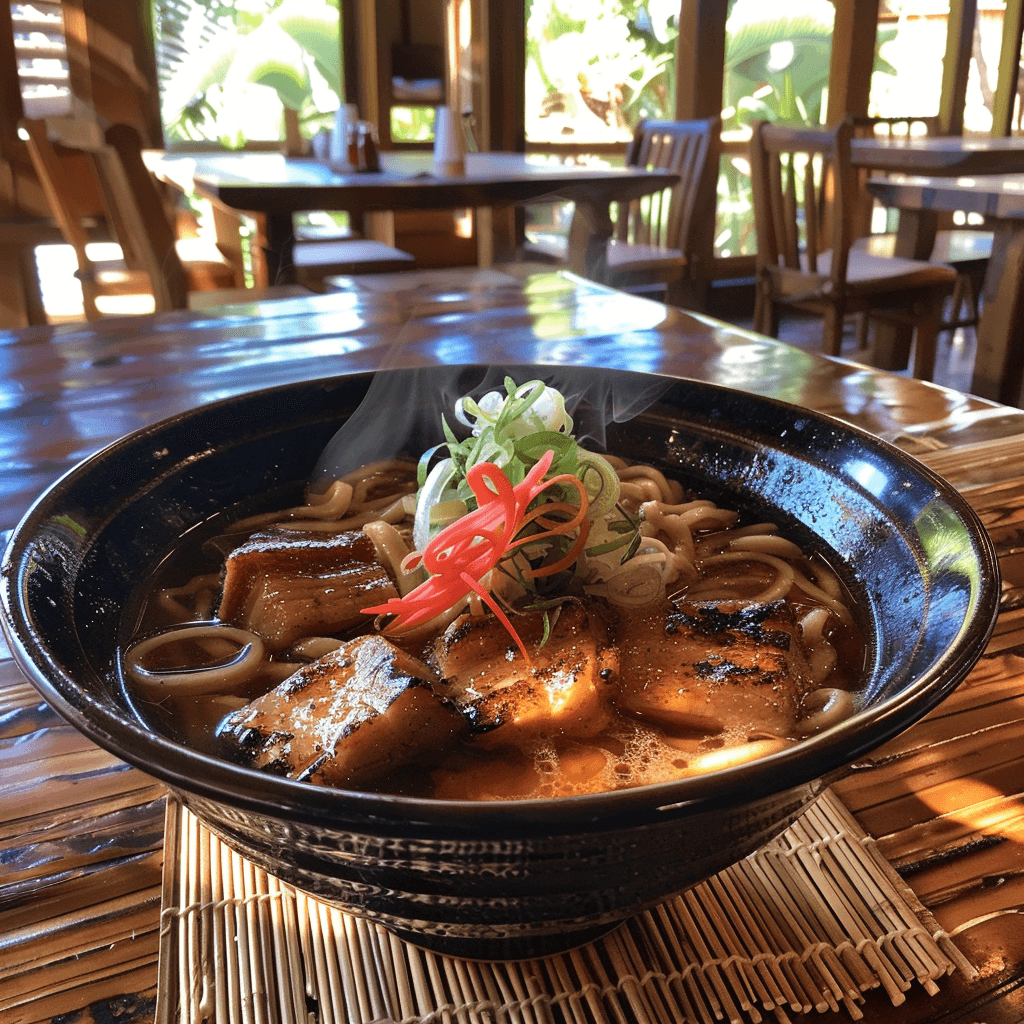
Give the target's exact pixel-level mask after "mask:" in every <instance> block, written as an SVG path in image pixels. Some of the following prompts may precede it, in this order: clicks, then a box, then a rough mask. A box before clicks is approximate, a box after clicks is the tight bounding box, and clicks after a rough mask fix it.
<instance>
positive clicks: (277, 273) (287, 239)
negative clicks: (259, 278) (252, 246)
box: [260, 213, 295, 285]
mask: <svg viewBox="0 0 1024 1024" xmlns="http://www.w3.org/2000/svg"><path fill="white" fill-rule="evenodd" d="M260 244H261V248H262V249H263V255H264V258H265V260H266V265H267V282H268V283H269V284H272V285H273V284H294V283H295V259H294V252H295V227H294V225H293V224H292V215H291V214H290V213H268V214H267V215H266V219H265V221H264V237H263V238H262V239H261V240H260Z"/></svg>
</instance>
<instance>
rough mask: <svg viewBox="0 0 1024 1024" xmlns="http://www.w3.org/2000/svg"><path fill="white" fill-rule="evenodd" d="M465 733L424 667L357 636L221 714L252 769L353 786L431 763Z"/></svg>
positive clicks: (225, 732)
mask: <svg viewBox="0 0 1024 1024" xmlns="http://www.w3.org/2000/svg"><path fill="white" fill-rule="evenodd" d="M465 730H466V723H465V720H464V719H463V717H462V715H461V714H460V713H459V711H458V709H457V708H455V707H454V706H453V705H452V704H451V703H449V702H448V701H447V700H445V699H444V698H443V697H441V696H440V695H438V694H437V693H436V692H435V691H434V689H433V686H432V673H431V671H430V669H429V668H428V667H427V666H426V665H424V664H423V662H421V661H419V660H418V659H417V658H413V657H411V656H410V655H408V654H406V653H405V652H403V651H401V650H399V649H398V648H397V647H395V646H394V645H393V644H391V643H389V642H388V641H387V640H384V639H383V638H381V637H378V636H364V637H358V638H356V639H355V640H351V641H349V642H348V643H347V644H343V645H342V646H341V647H339V648H338V649H337V650H336V651H333V652H332V653H331V654H328V655H326V656H324V657H323V658H320V659H318V660H317V661H314V662H312V663H311V664H309V665H304V666H303V667H302V668H300V669H299V670H298V671H297V672H295V673H293V674H292V675H291V676H289V677H288V678H287V679H286V680H285V681H284V682H283V683H280V684H279V685H278V686H277V687H275V688H274V689H273V690H271V691H270V692H269V693H267V694H264V695H263V696H262V697H259V698H258V699H256V700H254V701H252V702H251V703H250V704H247V705H246V706H245V707H244V708H240V709H239V710H238V711H235V712H234V713H233V714H231V715H229V716H228V717H227V718H226V719H225V720H224V722H223V723H222V725H221V727H220V730H219V735H220V736H221V737H223V738H224V739H225V740H226V742H227V744H228V746H229V747H230V748H231V749H232V751H233V752H234V753H235V754H236V756H237V757H238V759H240V760H242V761H244V762H246V763H249V764H251V765H252V766H253V767H256V768H261V769H264V770H267V771H272V772H274V773H276V774H279V775H287V776H288V777H289V778H293V779H305V780H308V781H310V782H314V783H317V784H320V785H324V786H340V787H346V788H353V787H361V786H366V785H368V784H371V783H373V782H374V781H376V780H378V779H381V778H382V777H385V776H388V775H390V774H392V773H394V772H395V771H396V769H401V767H402V766H403V765H407V764H409V763H410V762H415V761H417V760H418V759H422V760H423V762H424V764H425V766H427V767H430V766H432V765H433V764H434V762H435V761H436V758H437V756H438V755H439V754H440V753H441V752H442V751H443V750H444V749H445V748H446V747H448V746H450V745H451V743H453V742H454V740H455V739H456V737H457V736H458V735H459V734H460V733H461V732H463V731H465Z"/></svg>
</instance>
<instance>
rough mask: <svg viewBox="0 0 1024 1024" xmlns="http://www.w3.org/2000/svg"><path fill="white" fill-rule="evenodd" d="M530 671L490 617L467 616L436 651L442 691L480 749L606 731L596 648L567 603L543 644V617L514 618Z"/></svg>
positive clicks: (584, 620)
mask: <svg viewBox="0 0 1024 1024" xmlns="http://www.w3.org/2000/svg"><path fill="white" fill-rule="evenodd" d="M513 625H514V626H515V628H516V632H517V633H518V634H519V636H520V637H521V638H522V640H523V643H524V645H525V646H526V649H527V650H528V651H530V652H531V655H532V658H533V665H532V667H531V666H530V665H528V664H527V663H526V661H525V659H524V658H523V655H522V653H521V652H520V650H519V648H518V647H517V646H516V644H515V641H514V640H513V639H512V637H511V636H510V635H509V633H508V631H507V630H506V629H505V627H504V626H503V625H502V624H501V622H500V621H499V620H498V619H497V618H496V617H495V616H493V615H485V616H471V615H462V616H460V617H459V618H457V619H456V620H455V621H454V622H453V623H452V624H451V625H450V626H449V627H448V629H447V630H445V632H444V634H443V635H442V636H441V637H439V638H438V639H437V640H436V641H435V642H434V645H433V651H432V657H433V663H434V664H436V666H437V670H438V674H439V675H440V676H441V677H442V683H441V690H442V692H443V693H444V694H445V695H446V696H448V697H449V698H450V699H451V700H453V701H454V702H455V703H456V704H458V706H459V707H460V708H461V709H462V711H463V713H464V714H465V715H466V716H467V717H468V718H469V720H470V721H471V723H472V724H473V727H474V732H475V738H474V743H475V744H476V745H478V746H482V747H500V746H507V745H520V744H522V743H524V742H529V740H531V739H534V738H537V737H539V736H549V737H556V736H563V737H569V738H573V739H580V738H585V737H588V736H594V735H596V734H597V733H599V732H600V731H601V730H602V729H604V728H605V726H607V724H608V722H609V711H608V708H607V706H606V704H605V699H604V696H603V694H602V691H603V690H604V689H606V686H605V684H604V683H603V681H602V680H601V678H600V675H599V671H600V662H599V650H598V642H597V639H596V637H595V634H594V631H593V630H592V629H591V628H590V621H589V618H588V615H587V612H586V611H585V610H584V608H583V607H582V606H581V605H580V604H578V603H577V602H568V603H566V604H563V605H562V606H561V608H560V610H559V611H558V613H557V618H556V619H555V623H554V627H553V629H552V630H551V635H550V636H549V637H548V639H547V641H546V643H544V644H543V645H541V640H542V639H543V636H544V619H543V616H542V615H541V614H539V613H531V614H529V615H521V616H516V617H515V619H513Z"/></svg>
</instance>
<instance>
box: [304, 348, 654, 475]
mask: <svg viewBox="0 0 1024 1024" xmlns="http://www.w3.org/2000/svg"><path fill="white" fill-rule="evenodd" d="M506 377H511V378H512V379H513V380H514V381H515V382H516V384H525V383H527V382H528V381H531V380H542V381H544V383H545V384H548V385H550V386H551V387H554V388H556V389H557V390H558V391H560V392H561V393H562V395H563V396H564V397H565V406H566V409H567V410H568V411H569V414H570V415H571V416H572V418H573V420H574V422H575V427H574V430H573V434H574V436H575V437H576V440H577V441H578V442H579V443H580V444H581V445H582V446H583V447H589V448H592V449H594V450H597V451H604V450H605V442H606V433H607V427H608V425H609V424H610V423H623V422H625V421H626V420H630V419H632V418H633V417H634V416H637V415H639V414H640V413H642V412H643V411H644V410H645V409H647V408H649V407H650V406H651V405H653V404H654V403H655V402H656V401H657V400H658V399H659V398H660V397H661V396H662V395H663V394H664V393H665V392H666V391H667V390H668V389H669V388H670V387H671V386H672V381H671V380H670V379H669V378H658V377H652V376H651V375H650V374H639V373H637V374H633V373H624V372H622V371H620V370H615V371H611V370H600V369H592V368H580V367H571V366H558V367H555V366H490V367H480V366H452V367H430V368H428V369H419V370H386V371H383V372H381V373H377V374H375V375H374V377H373V379H372V381H371V383H370V387H369V390H368V391H367V393H366V396H365V397H364V398H363V400H362V402H361V403H360V404H359V407H358V408H357V409H356V411H355V412H354V413H353V414H352V415H351V416H350V417H349V419H348V420H346V421H345V423H344V424H343V425H342V427H341V428H340V429H339V430H338V432H337V433H336V434H335V435H334V437H333V438H331V440H330V441H329V442H328V444H327V447H326V448H325V449H324V451H323V454H322V455H321V456H320V459H319V461H318V462H317V464H316V468H315V469H314V470H313V473H312V476H311V477H310V488H311V490H312V491H313V492H314V493H315V492H317V491H320V490H322V489H324V488H325V487H326V486H327V484H329V483H330V481H332V480H336V479H338V478H339V477H341V476H343V475H344V474H345V473H348V472H351V471H352V470H354V469H357V468H359V467H360V466H364V465H366V464H367V463H370V462H375V461H377V460H379V459H387V458H392V457H393V456H395V455H399V454H405V455H408V456H410V457H412V458H414V459H415V458H418V457H419V456H420V454H421V453H422V452H423V451H424V450H426V449H427V448H429V447H430V446H432V445H434V444H437V443H438V442H440V441H442V440H443V435H442V432H441V417H442V416H444V417H445V418H446V419H447V421H448V424H449V426H451V427H452V428H453V429H455V430H456V432H458V429H460V428H459V424H458V423H456V422H455V418H454V416H453V415H452V410H453V409H454V407H455V403H456V401H457V400H458V399H459V398H461V397H462V396H463V395H472V396H473V397H474V398H480V396H481V395H483V394H485V393H486V392H488V391H501V392H502V393H503V394H504V384H505V378H506Z"/></svg>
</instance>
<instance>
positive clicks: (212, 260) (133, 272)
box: [21, 119, 239, 320]
mask: <svg viewBox="0 0 1024 1024" xmlns="http://www.w3.org/2000/svg"><path fill="white" fill-rule="evenodd" d="M21 127H22V128H23V129H24V131H25V134H26V136H27V138H26V145H27V147H28V151H29V155H30V157H31V159H32V164H33V166H34V168H35V170H36V174H37V175H38V177H39V182H40V184H41V186H42V188H43V191H44V193H45V195H46V198H47V200H48V202H49V203H50V208H51V210H52V212H53V216H54V219H55V220H56V221H57V224H58V226H59V227H60V230H61V234H62V235H63V236H64V240H65V241H66V242H67V243H68V244H69V245H70V246H72V248H73V249H74V250H75V256H76V259H77V261H78V271H77V273H76V277H77V278H78V279H79V281H80V282H81V284H82V295H83V303H84V310H85V315H86V318H87V319H90V320H94V319H97V318H98V317H99V316H100V315H101V313H100V310H99V309H98V307H97V304H96V303H97V299H102V298H103V297H104V296H126V295H140V294H141V295H144V294H146V293H149V294H152V296H153V303H154V308H155V309H156V310H157V311H162V310H169V309H185V308H187V307H188V305H189V293H190V292H198V291H207V292H209V291H211V290H219V289H225V288H226V289H235V288H236V287H237V285H238V283H239V282H238V281H237V278H236V276H235V272H234V270H233V268H232V267H231V266H230V265H229V264H228V262H227V261H226V260H225V259H224V258H223V257H222V256H221V255H220V253H219V252H218V251H217V249H216V246H213V245H211V244H209V243H206V242H203V241H199V240H194V239H189V240H182V243H181V244H180V245H179V244H178V242H177V240H176V239H175V236H174V229H173V227H172V225H171V222H170V220H169V219H168V216H167V210H166V208H165V206H164V205H163V200H162V198H161V197H160V194H159V193H158V192H157V190H156V186H155V183H154V182H153V181H152V179H151V178H150V176H149V172H148V171H146V169H145V166H144V165H143V164H142V159H141V145H139V146H137V152H138V154H139V156H138V163H137V164H134V163H133V162H132V161H131V159H128V160H127V161H126V160H123V159H122V156H123V154H122V152H121V150H120V149H119V148H116V147H115V146H114V145H111V144H109V143H108V142H107V140H105V139H104V138H103V136H102V135H101V134H100V131H99V127H98V125H91V126H90V125H86V124H82V125H79V126H78V127H79V130H78V132H77V134H76V138H75V140H74V142H73V146H74V148H77V149H80V151H81V152H83V153H85V154H87V155H88V157H89V159H90V163H91V167H92V170H93V171H94V174H95V178H96V181H97V183H98V185H99V187H100V191H101V193H102V196H103V201H104V205H105V207H106V210H107V218H108V222H109V224H110V226H111V229H112V233H113V235H114V237H115V239H116V240H117V242H118V244H119V245H120V247H121V250H122V253H123V258H122V259H120V260H108V261H100V262H98V261H96V260H94V259H92V258H91V257H90V256H89V253H88V251H87V243H88V241H89V238H88V236H87V234H86V232H85V229H84V227H83V225H82V221H81V216H80V214H79V211H78V210H77V209H75V208H74V206H73V205H72V204H71V203H69V201H68V196H69V195H70V194H71V190H70V189H69V187H68V185H67V182H66V180H65V177H64V175H65V172H64V169H63V167H62V166H61V164H60V161H59V160H58V159H57V153H56V150H55V148H54V144H53V142H51V140H50V138H49V134H48V130H47V125H46V122H45V121H39V120H28V119H26V120H23V121H22V123H21ZM120 129H124V132H122V131H120ZM125 133H132V134H133V135H134V139H135V140H136V141H137V140H138V134H137V133H135V130H134V129H132V128H126V127H125V126H115V127H114V128H111V129H110V134H111V135H112V136H113V137H114V139H115V141H116V142H118V143H119V145H121V146H122V147H124V148H125V150H126V155H128V156H129V157H130V153H128V152H127V150H129V149H130V146H129V145H128V142H127V140H126V138H125ZM69 148H70V146H69ZM140 168H141V170H140Z"/></svg>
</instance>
